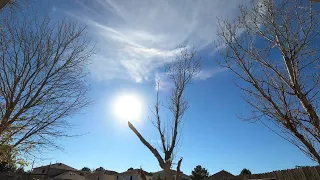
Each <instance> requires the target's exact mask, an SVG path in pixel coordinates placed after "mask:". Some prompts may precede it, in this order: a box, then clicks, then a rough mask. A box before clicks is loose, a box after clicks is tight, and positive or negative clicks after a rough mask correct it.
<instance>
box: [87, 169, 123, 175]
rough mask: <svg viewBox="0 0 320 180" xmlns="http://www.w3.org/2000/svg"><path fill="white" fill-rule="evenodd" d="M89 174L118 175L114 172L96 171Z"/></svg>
mask: <svg viewBox="0 0 320 180" xmlns="http://www.w3.org/2000/svg"><path fill="white" fill-rule="evenodd" d="M91 174H107V175H115V174H119V173H118V172H116V171H110V170H96V171H94V172H92V173H91Z"/></svg>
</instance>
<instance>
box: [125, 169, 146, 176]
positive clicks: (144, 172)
mask: <svg viewBox="0 0 320 180" xmlns="http://www.w3.org/2000/svg"><path fill="white" fill-rule="evenodd" d="M139 171H140V169H133V170H128V171H125V172H122V173H119V175H120V176H121V175H137V174H139ZM143 174H144V175H145V176H152V173H149V172H147V171H143Z"/></svg>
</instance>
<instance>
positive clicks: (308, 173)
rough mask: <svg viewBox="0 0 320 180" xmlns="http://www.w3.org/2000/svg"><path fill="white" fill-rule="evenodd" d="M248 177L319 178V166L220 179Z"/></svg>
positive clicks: (246, 179)
mask: <svg viewBox="0 0 320 180" xmlns="http://www.w3.org/2000/svg"><path fill="white" fill-rule="evenodd" d="M249 179H268V180H272V179H275V180H320V166H313V167H299V168H296V169H287V170H281V171H273V172H268V173H262V174H252V175H249V176H235V177H232V178H222V179H220V180H249Z"/></svg>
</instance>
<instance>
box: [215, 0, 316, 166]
mask: <svg viewBox="0 0 320 180" xmlns="http://www.w3.org/2000/svg"><path fill="white" fill-rule="evenodd" d="M253 4H254V5H253V7H252V8H250V9H248V8H245V7H240V15H239V18H238V19H237V20H236V21H234V22H228V21H226V20H220V21H219V25H218V36H219V37H220V41H218V43H217V44H218V48H219V49H220V52H221V53H222V55H224V57H225V58H224V60H222V61H220V64H221V65H222V66H224V67H227V68H229V69H230V70H231V71H232V72H234V73H235V74H236V75H237V76H238V77H239V79H240V81H241V83H238V86H239V87H240V88H241V89H242V90H243V91H244V92H245V93H246V94H247V96H245V98H244V99H245V100H246V102H247V103H248V104H249V105H250V106H251V107H252V112H253V116H252V117H250V118H249V120H261V122H263V123H264V124H265V125H266V126H267V127H269V128H270V129H271V130H273V131H274V132H275V133H277V134H278V135H280V136H281V137H283V138H285V139H286V140H287V141H289V142H290V143H292V144H294V145H295V146H296V147H298V148H299V149H300V150H301V151H302V152H303V153H305V154H306V155H307V156H309V157H310V158H311V159H312V160H314V161H317V162H318V163H320V147H319V145H320V125H319V123H320V122H319V112H318V110H319V109H318V105H319V91H320V89H319V81H320V71H319V67H320V66H319V65H320V59H319V43H318V42H319V37H320V34H319V25H320V24H319V23H320V22H319V15H320V14H319V11H317V10H316V9H315V8H314V3H313V2H305V1H298V0H277V1H276V0H261V1H255V2H253ZM240 84H241V85H240Z"/></svg>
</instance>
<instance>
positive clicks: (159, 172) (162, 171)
mask: <svg viewBox="0 0 320 180" xmlns="http://www.w3.org/2000/svg"><path fill="white" fill-rule="evenodd" d="M162 173H164V170H161V171H157V172H154V173H153V174H162ZM171 173H172V174H174V175H175V174H176V173H177V171H176V170H171ZM181 173H182V177H183V178H185V179H186V178H190V177H189V176H188V175H186V174H183V172H182V171H181Z"/></svg>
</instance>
